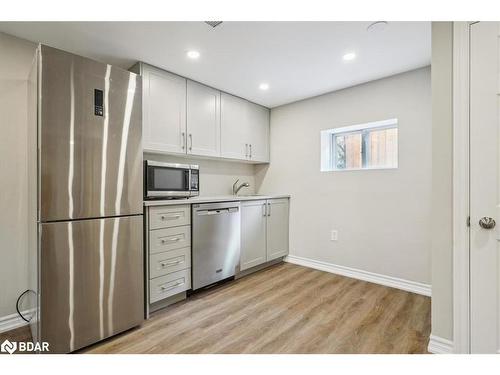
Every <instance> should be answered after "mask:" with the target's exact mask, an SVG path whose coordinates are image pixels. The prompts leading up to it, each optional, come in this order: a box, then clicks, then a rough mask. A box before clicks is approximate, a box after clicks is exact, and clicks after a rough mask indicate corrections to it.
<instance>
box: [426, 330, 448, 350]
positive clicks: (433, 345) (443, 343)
mask: <svg viewBox="0 0 500 375" xmlns="http://www.w3.org/2000/svg"><path fill="white" fill-rule="evenodd" d="M427 350H428V351H429V352H430V353H433V354H453V341H451V340H448V339H444V338H442V337H439V336H434V335H431V337H430V339H429V346H428V347H427Z"/></svg>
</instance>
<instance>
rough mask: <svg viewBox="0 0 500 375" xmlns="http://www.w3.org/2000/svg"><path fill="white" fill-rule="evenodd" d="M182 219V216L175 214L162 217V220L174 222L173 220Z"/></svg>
mask: <svg viewBox="0 0 500 375" xmlns="http://www.w3.org/2000/svg"><path fill="white" fill-rule="evenodd" d="M180 217H181V214H175V215H161V216H160V218H161V219H162V220H172V219H179V218H180Z"/></svg>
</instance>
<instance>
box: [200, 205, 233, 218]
mask: <svg viewBox="0 0 500 375" xmlns="http://www.w3.org/2000/svg"><path fill="white" fill-rule="evenodd" d="M238 211H239V207H228V208H212V209H209V210H198V211H196V214H197V215H199V216H205V215H223V214H230V213H233V212H238Z"/></svg>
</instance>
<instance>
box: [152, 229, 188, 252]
mask: <svg viewBox="0 0 500 375" xmlns="http://www.w3.org/2000/svg"><path fill="white" fill-rule="evenodd" d="M190 246H191V226H190V225H185V226H183V227H174V228H166V229H157V230H152V231H150V232H149V249H150V250H149V253H150V254H155V253H161V252H164V251H169V250H174V249H181V248H183V247H190Z"/></svg>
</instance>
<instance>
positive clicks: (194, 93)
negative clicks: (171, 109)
mask: <svg viewBox="0 0 500 375" xmlns="http://www.w3.org/2000/svg"><path fill="white" fill-rule="evenodd" d="M187 137H188V138H187V153H188V154H193V155H202V156H220V91H218V90H215V89H213V88H211V87H208V86H205V85H202V84H200V83H196V82H193V81H188V82H187Z"/></svg>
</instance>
